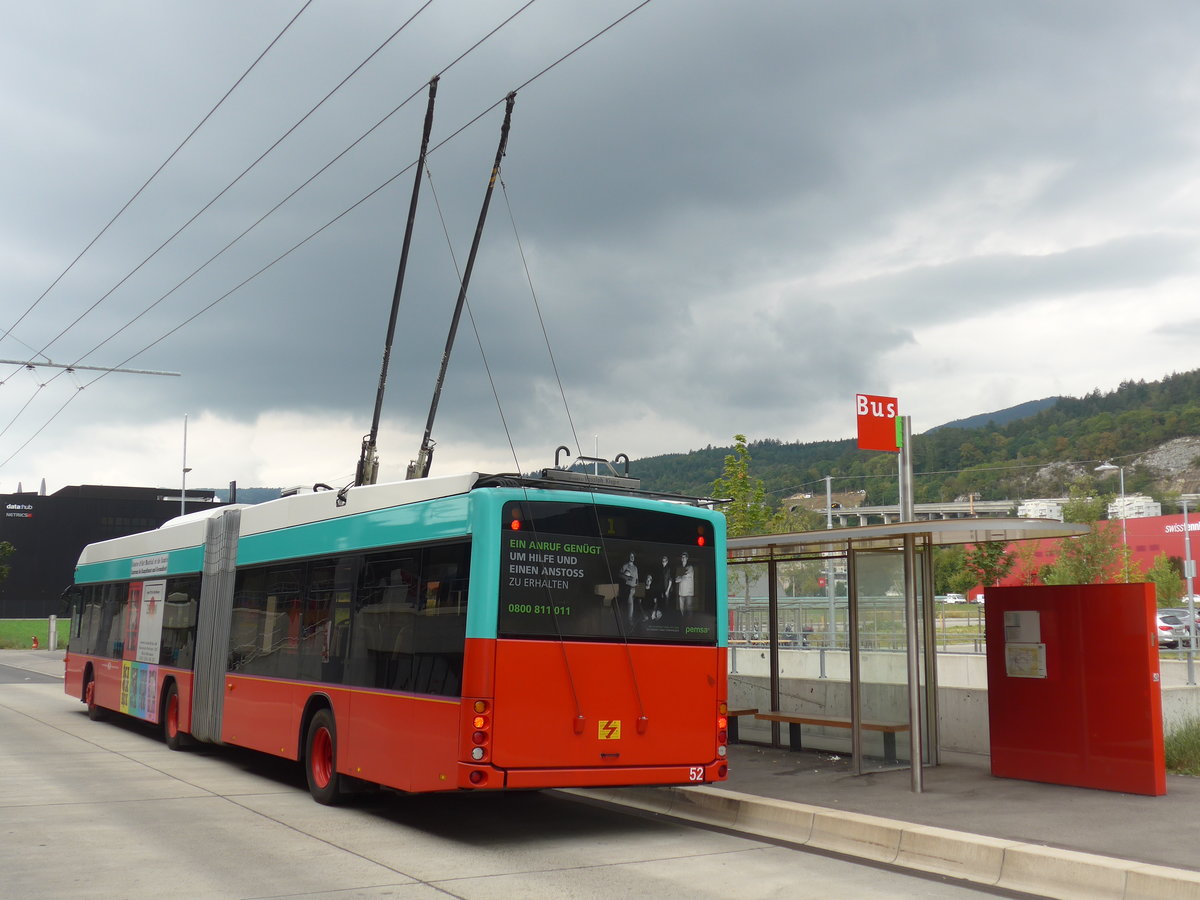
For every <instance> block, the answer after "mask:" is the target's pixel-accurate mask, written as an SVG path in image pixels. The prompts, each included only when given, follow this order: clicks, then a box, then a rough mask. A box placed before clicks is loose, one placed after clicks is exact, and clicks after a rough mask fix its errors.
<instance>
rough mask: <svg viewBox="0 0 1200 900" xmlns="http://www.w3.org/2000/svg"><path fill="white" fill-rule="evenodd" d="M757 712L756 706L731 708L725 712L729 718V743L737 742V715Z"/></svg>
mask: <svg viewBox="0 0 1200 900" xmlns="http://www.w3.org/2000/svg"><path fill="white" fill-rule="evenodd" d="M757 714H758V707H754V708H753V709H731V710H729V712H727V713H725V716H726V718H727V719H728V720H729V743H731V744H736V743H738V716H754V715H757Z"/></svg>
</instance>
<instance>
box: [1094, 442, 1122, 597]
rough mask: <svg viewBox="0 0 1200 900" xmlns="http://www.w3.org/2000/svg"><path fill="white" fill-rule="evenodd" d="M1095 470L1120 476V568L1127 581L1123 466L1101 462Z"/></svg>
mask: <svg viewBox="0 0 1200 900" xmlns="http://www.w3.org/2000/svg"><path fill="white" fill-rule="evenodd" d="M1094 471H1096V472H1117V473H1119V475H1120V476H1121V547H1122V548H1123V556H1122V558H1121V568H1122V569H1124V570H1125V580H1126V581H1129V560H1128V558H1127V557H1128V555H1129V533H1128V531H1127V530H1126V527H1125V516H1126V514H1127V513H1128V510H1127V509H1126V508H1125V467H1124V466H1114V465H1113V464H1112V463H1111V462H1105V463H1101V464H1100V465H1098V466H1096V468H1095V470H1094Z"/></svg>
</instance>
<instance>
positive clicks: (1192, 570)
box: [1179, 497, 1196, 684]
mask: <svg viewBox="0 0 1200 900" xmlns="http://www.w3.org/2000/svg"><path fill="white" fill-rule="evenodd" d="M1179 505H1180V506H1182V507H1183V577H1184V578H1185V579H1186V584H1187V611H1188V622H1189V628H1190V630H1191V634H1190V635H1189V636H1188V637H1189V640H1188V655H1187V683H1188V684H1195V683H1196V671H1195V657H1196V596H1195V594H1193V593H1192V581H1193V579H1194V578H1195V577H1196V564H1195V563H1194V562H1193V561H1192V532H1191V529H1190V528H1189V527H1188V508H1187V505H1188V502H1187V500H1186V499H1185V498H1183V497H1180V498H1179Z"/></svg>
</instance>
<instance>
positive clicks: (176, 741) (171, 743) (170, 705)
mask: <svg viewBox="0 0 1200 900" xmlns="http://www.w3.org/2000/svg"><path fill="white" fill-rule="evenodd" d="M162 730H163V742H164V743H165V744H166V745H167V748H168V749H170V750H182V749H183V748H184V746H185V745H186V742H187V736H186V735H185V734H184V733H183V732H182V731H180V730H179V688H178V687H176V685H175V682H173V681H172V682H171V684H170V686H169V687H168V688H167V695H166V697H164V698H163V705H162Z"/></svg>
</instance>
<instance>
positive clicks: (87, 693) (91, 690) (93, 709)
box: [83, 675, 105, 722]
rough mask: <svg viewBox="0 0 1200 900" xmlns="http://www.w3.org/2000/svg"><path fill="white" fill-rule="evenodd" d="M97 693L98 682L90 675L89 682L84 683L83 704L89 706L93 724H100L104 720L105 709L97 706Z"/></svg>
mask: <svg viewBox="0 0 1200 900" xmlns="http://www.w3.org/2000/svg"><path fill="white" fill-rule="evenodd" d="M95 691H96V680H95V679H94V678H92V676H91V675H88V679H87V681H85V682H84V683H83V702H84V703H86V704H87V714H88V718H89V719H91V720H92V721H93V722H99V721H100V720H101V719H103V718H104V715H105V709H104V707H102V706H97V705H96V697H95Z"/></svg>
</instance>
